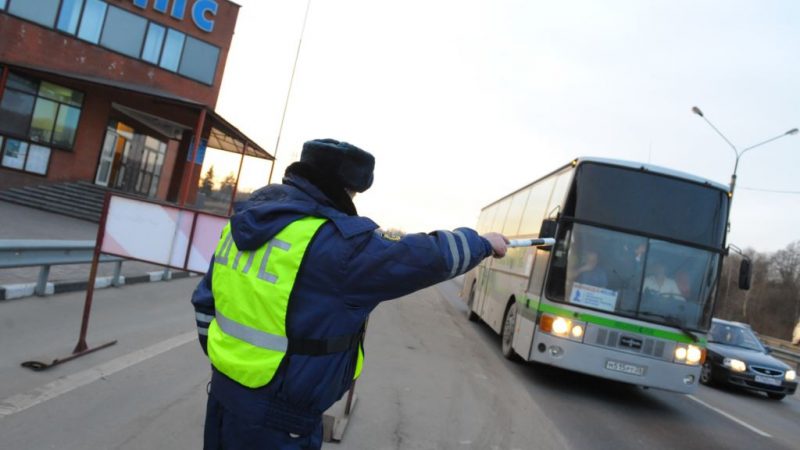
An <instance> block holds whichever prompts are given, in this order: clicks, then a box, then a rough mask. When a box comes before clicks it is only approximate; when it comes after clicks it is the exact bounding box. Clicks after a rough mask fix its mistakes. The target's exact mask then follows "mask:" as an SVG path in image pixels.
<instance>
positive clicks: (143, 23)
mask: <svg viewBox="0 0 800 450" xmlns="http://www.w3.org/2000/svg"><path fill="white" fill-rule="evenodd" d="M161 3H163V4H164V5H166V4H167V1H166V0H163V1H160V2H159V3H158V4H161ZM175 3H176V5H182V4H183V3H185V2H183V1H180V2H179V0H175ZM6 4H8V7H7V8H6ZM175 8H177V9H178V10H179V9H180V7H179V6H175ZM2 9H7V10H8V12H9V13H10V14H14V15H16V16H18V17H21V18H23V19H26V20H30V21H32V22H35V23H38V24H40V25H43V26H45V27H48V28H53V29H56V30H58V31H61V32H64V33H67V34H71V35H77V37H78V38H79V39H81V40H84V41H87V42H89V43H92V44H96V45H101V46H103V47H105V48H107V49H109V50H113V51H115V52H118V53H120V54H123V55H126V56H129V57H131V58H136V59H139V60H141V61H146V62H148V63H150V64H154V65H157V66H159V67H161V68H162V69H165V70H168V71H170V72H176V73H178V74H180V75H183V76H185V77H187V78H190V79H192V80H195V81H199V82H201V83H205V84H208V85H213V82H214V76H215V75H216V72H217V64H218V63H219V54H220V49H219V47H216V46H214V45H212V44H209V43H207V42H204V41H202V40H200V39H197V38H193V37H191V36H187V35H186V34H185V33H182V32H180V31H178V30H175V29H173V28H169V27H165V26H163V25H159V24H157V23H155V22H152V21H149V20H148V19H147V18H145V17H142V16H140V15H138V14H134V13H131V12H129V11H127V10H125V9H122V8H119V7H116V6H109V4H108V3H107V2H105V1H103V0H35V1H33V0H0V10H2ZM195 9H196V8H195ZM42 107H43V108H44V107H45V106H42Z"/></svg>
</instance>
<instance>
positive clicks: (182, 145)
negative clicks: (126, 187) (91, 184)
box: [6, 64, 275, 211]
mask: <svg viewBox="0 0 800 450" xmlns="http://www.w3.org/2000/svg"><path fill="white" fill-rule="evenodd" d="M6 67H7V69H6V70H11V71H12V72H16V73H21V74H27V75H28V76H32V77H36V78H40V79H46V80H49V81H51V82H53V83H58V84H60V85H65V86H68V87H70V88H71V89H75V90H77V91H80V92H83V93H84V94H85V95H86V98H85V100H84V106H85V107H86V108H92V109H95V110H106V111H107V116H105V118H104V119H103V120H104V122H105V123H102V124H101V123H97V124H96V125H95V126H100V127H102V128H103V129H105V128H106V126H107V125H108V123H110V122H112V121H113V120H114V118H115V117H116V118H117V119H118V120H119V119H120V118H122V120H124V121H125V122H131V124H132V126H134V127H135V128H137V129H143V130H148V131H147V134H151V135H152V136H154V137H156V138H158V139H159V140H162V141H174V142H175V143H176V144H173V145H171V146H170V147H169V150H167V152H168V153H169V152H172V153H173V154H174V156H173V160H174V161H175V163H174V166H173V167H172V168H171V169H165V172H166V171H167V170H171V174H169V173H165V174H164V179H165V182H164V185H163V186H162V188H163V189H162V190H161V191H160V192H161V195H158V197H159V198H160V199H162V200H167V201H174V202H178V203H180V204H185V203H189V204H192V203H193V202H194V201H195V197H196V195H197V189H198V180H199V178H200V170H201V166H202V163H203V157H204V155H205V148H206V147H208V148H212V149H218V150H222V151H225V152H231V153H235V154H237V155H241V158H242V160H243V158H244V157H245V156H247V157H252V158H258V159H262V160H266V161H271V162H272V163H273V164H274V160H275V158H274V156H273V155H271V154H270V153H269V152H267V151H266V150H265V149H263V148H262V147H261V146H259V145H258V144H257V143H256V142H253V140H252V139H250V138H249V137H248V136H247V135H245V134H244V133H243V132H242V131H241V130H239V129H238V128H236V127H235V126H234V125H232V124H231V123H230V122H228V121H227V120H226V119H225V118H224V117H222V116H221V115H220V114H219V113H217V112H216V111H214V110H213V109H212V108H211V107H209V106H207V105H204V104H201V103H198V102H195V101H192V100H188V99H186V98H182V97H180V96H176V95H174V94H171V93H169V92H165V91H162V90H160V89H157V88H152V87H149V86H144V85H141V84H131V83H126V82H124V81H119V80H111V79H105V78H101V77H96V76H91V75H86V74H79V73H67V72H64V71H54V70H50V69H47V68H43V67H35V66H25V65H10V64H9V65H7V66H6ZM198 143H199V144H198ZM98 146H99V147H102V144H101V143H99V142H98ZM80 150H81V151H85V150H90V149H80ZM96 150H97V151H98V152H99V151H100V150H101V149H100V148H97V149H96ZM106 156H107V157H108V158H111V159H113V155H111V154H109V155H106ZM101 159H102V158H101ZM167 159H169V158H167ZM183 162H185V163H183ZM99 164H100V165H102V161H100V163H99ZM240 167H241V165H240ZM236 178H237V182H238V176H237V177H236ZM167 180H168V183H167ZM101 184H102V183H101ZM167 184H168V186H167ZM153 189H154V191H153V192H155V187H154V188H153ZM232 201H233V196H232V197H231V203H232ZM229 211H230V209H229Z"/></svg>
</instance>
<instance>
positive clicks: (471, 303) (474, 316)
mask: <svg viewBox="0 0 800 450" xmlns="http://www.w3.org/2000/svg"><path fill="white" fill-rule="evenodd" d="M475 284H476V282H475V281H473V282H472V287H471V288H470V289H469V298H468V299H467V320H469V321H470V322H477V321H478V319H480V317H479V316H478V315H477V314H475V311H473V310H472V308H473V306H475Z"/></svg>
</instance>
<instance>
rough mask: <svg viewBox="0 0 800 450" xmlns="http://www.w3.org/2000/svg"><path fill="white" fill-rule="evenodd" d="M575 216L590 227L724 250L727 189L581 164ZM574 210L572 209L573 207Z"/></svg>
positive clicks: (648, 173) (620, 169)
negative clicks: (629, 231) (600, 227)
mask: <svg viewBox="0 0 800 450" xmlns="http://www.w3.org/2000/svg"><path fill="white" fill-rule="evenodd" d="M573 195H574V199H575V200H574V213H573V214H572V215H574V217H575V218H578V219H582V220H583V221H585V222H587V223H594V224H601V225H606V226H608V227H609V228H616V229H622V230H631V231H633V232H635V233H637V234H642V235H651V236H660V237H663V238H665V239H668V240H676V241H680V242H686V243H690V244H694V245H697V246H704V247H710V248H714V249H721V248H722V245H723V243H724V241H725V220H726V216H727V207H728V198H727V194H726V192H725V191H723V190H720V189H715V188H712V187H709V186H705V185H702V184H699V183H694V182H691V181H687V180H681V179H677V178H672V177H669V176H664V175H658V174H655V173H652V172H643V171H640V170H634V169H629V168H623V167H615V166H608V165H603V164H598V163H584V164H581V165H580V166H578V168H577V171H576V173H575V185H574V193H573ZM570 209H571V208H570Z"/></svg>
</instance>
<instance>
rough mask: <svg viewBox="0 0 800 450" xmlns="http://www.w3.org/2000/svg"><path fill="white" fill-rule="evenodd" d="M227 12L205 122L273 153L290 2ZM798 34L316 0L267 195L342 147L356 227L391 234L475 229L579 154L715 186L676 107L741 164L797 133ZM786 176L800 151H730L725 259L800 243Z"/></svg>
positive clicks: (299, 20)
mask: <svg viewBox="0 0 800 450" xmlns="http://www.w3.org/2000/svg"><path fill="white" fill-rule="evenodd" d="M237 3H239V4H241V5H242V8H241V11H240V13H239V19H238V23H237V27H236V32H235V35H234V39H233V44H232V48H231V52H230V55H229V58H228V63H227V66H226V69H225V76H224V80H223V84H222V90H221V93H220V99H219V102H218V105H217V108H218V110H219V111H220V112H221V113H222V114H223V115H224V116H225V117H226V118H227V119H229V120H230V121H231V122H232V123H234V124H236V125H237V127H239V128H240V129H241V130H242V131H244V132H245V133H247V134H248V135H249V136H250V137H251V138H252V139H254V140H255V141H256V142H258V143H259V144H260V145H261V146H262V147H264V148H265V149H267V150H268V151H270V152H271V153H273V154H274V153H276V143H277V141H278V133H279V128H280V123H281V115H282V113H283V111H284V103H285V102H286V98H287V90H288V87H289V81H290V77H291V74H292V65H293V63H294V60H295V54H296V52H297V48H298V42H299V40H300V36H301V29H302V25H303V17H304V13H305V11H306V2H305V1H302V0H237ZM798 23H800V2H797V1H795V0H787V1H777V0H759V1H755V0H753V1H732V0H725V1H723V0H718V1H711V0H709V1H703V2H698V1H686V0H673V1H666V0H662V1H657V0H652V1H642V0H630V1H617V0H607V1H603V2H598V1H589V0H586V1H563V2H553V1H537V0H518V1H511V0H457V1H456V0H453V1H450V0H436V1H434V0H424V1H423V0H406V1H403V2H398V1H383V0H359V1H356V0H312V2H311V7H310V9H309V14H308V20H307V24H306V29H305V33H304V34H303V39H302V46H301V50H300V57H299V61H298V64H297V69H296V73H295V77H294V83H293V86H292V91H291V96H290V97H289V102H288V109H287V110H286V118H285V123H284V126H283V130H282V133H281V136H280V143H279V145H278V146H277V159H278V161H277V164H276V168H275V173H276V175H275V176H274V179H273V180H274V181H277V180H279V179H280V175H281V174H282V173H283V170H284V169H285V167H286V166H287V165H288V164H290V163H291V162H293V161H296V160H297V159H299V155H300V150H301V148H302V144H303V142H305V141H307V140H310V139H314V138H334V139H338V140H344V141H347V142H350V143H352V144H354V145H356V146H358V147H361V148H363V149H365V150H367V151H369V152H371V153H372V154H373V155H375V158H376V168H375V183H374V185H373V187H372V188H371V189H370V190H368V191H367V192H365V193H363V194H359V195H358V196H357V197H356V201H355V203H356V206H357V208H358V210H359V213H360V214H361V215H365V216H369V217H371V218H372V219H373V220H375V221H376V222H377V223H378V224H379V225H381V226H382V227H383V228H387V229H388V228H399V229H402V230H405V231H407V232H415V231H432V230H435V229H448V228H455V227H458V226H470V227H475V225H476V222H477V217H478V214H479V212H480V209H481V208H482V207H483V206H486V205H487V204H489V203H491V202H493V201H494V200H496V199H498V198H500V197H502V196H504V195H506V194H508V193H510V192H511V191H513V190H515V189H517V188H519V187H521V186H524V185H526V184H528V183H530V182H531V181H533V180H535V179H537V178H539V177H541V176H542V175H545V174H547V173H549V172H550V171H552V170H553V169H555V168H557V167H559V166H561V165H563V164H566V163H567V162H569V161H570V160H572V159H573V158H575V157H577V156H597V157H605V158H616V159H625V160H634V161H639V162H645V163H651V164H655V165H660V166H664V167H668V168H671V169H675V170H680V171H684V172H688V173H691V174H694V175H699V176H701V177H705V178H708V179H711V180H713V181H717V182H720V183H724V184H727V183H728V182H729V180H730V175H731V173H732V172H733V168H734V162H735V159H736V155H735V152H734V150H733V149H732V148H730V147H729V146H728V144H726V142H725V141H724V140H723V139H722V138H720V137H719V136H718V135H717V134H716V133H715V132H714V130H713V129H711V128H710V127H709V126H708V125H707V124H706V123H705V122H704V121H703V120H702V119H701V118H700V117H698V116H696V115H694V114H692V113H691V108H692V107H693V106H698V107H700V108H701V109H702V110H703V112H704V113H705V116H706V117H707V118H708V119H709V120H710V121H711V122H712V123H714V124H715V125H716V126H717V127H718V128H719V129H720V130H721V131H722V132H723V133H724V134H725V135H726V136H727V137H728V138H729V139H730V140H731V141H732V142H733V143H734V144H735V145H736V146H737V147H738V148H739V149H743V148H746V147H748V146H750V145H753V144H756V143H759V142H761V141H764V140H766V139H769V138H772V137H774V136H777V135H779V134H782V133H784V132H785V131H787V130H789V129H792V128H795V127H800V89H798V87H800V58H798V54H799V53H798V51H800V27H798V26H797V24H798ZM798 169H800V135H795V136H787V137H784V138H781V139H779V140H777V141H775V142H772V143H769V144H766V145H764V146H763V147H759V148H757V149H754V150H752V151H750V152H747V153H746V154H744V156H743V157H742V158H741V159H740V164H739V169H738V172H737V175H738V182H737V189H736V193H735V197H734V202H733V206H732V212H731V233H730V235H729V240H728V241H729V242H730V243H733V244H736V245H737V246H739V247H741V248H748V247H750V248H755V249H757V250H760V251H775V250H778V249H781V248H783V247H785V246H786V245H787V244H788V243H790V242H792V241H795V240H800V208H798V206H800V177H798V176H797V175H796V172H797V171H798ZM267 175H268V169H265V168H264V166H260V167H258V168H257V169H255V168H254V169H251V170H250V171H249V172H248V174H247V176H246V177H243V180H242V183H243V184H244V185H245V186H247V185H248V184H250V185H255V184H261V183H263V182H265V181H266V178H267ZM245 178H246V179H245ZM765 190H766V191H765ZM767 191H788V192H793V193H782V192H781V193H779V192H767Z"/></svg>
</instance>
